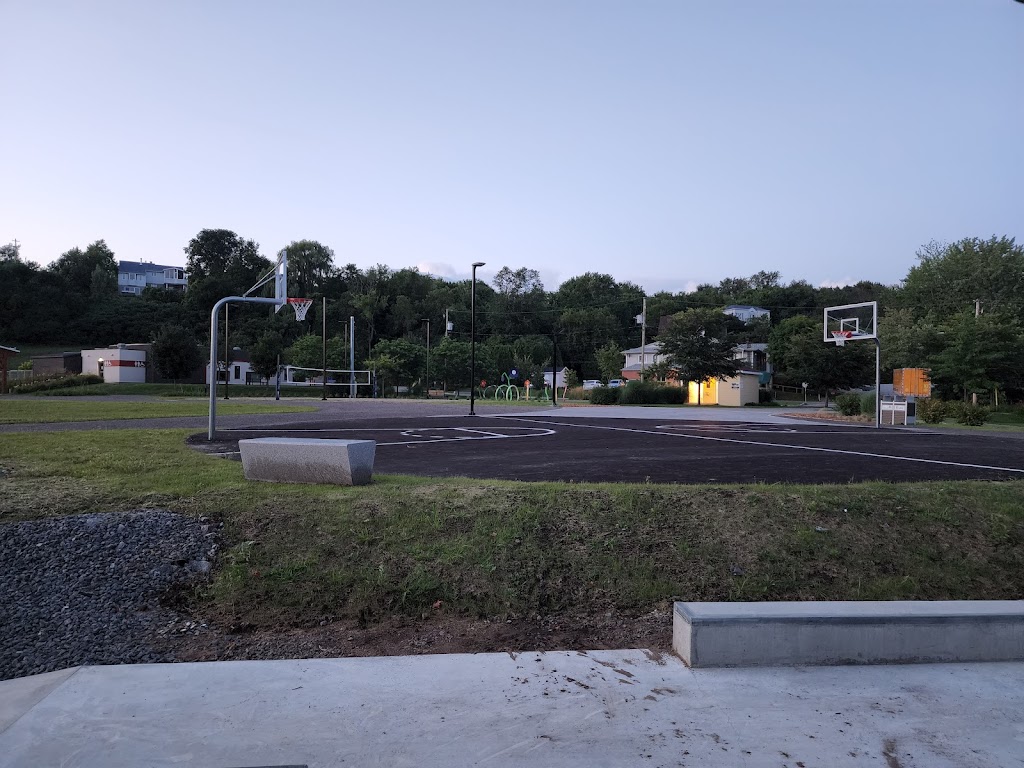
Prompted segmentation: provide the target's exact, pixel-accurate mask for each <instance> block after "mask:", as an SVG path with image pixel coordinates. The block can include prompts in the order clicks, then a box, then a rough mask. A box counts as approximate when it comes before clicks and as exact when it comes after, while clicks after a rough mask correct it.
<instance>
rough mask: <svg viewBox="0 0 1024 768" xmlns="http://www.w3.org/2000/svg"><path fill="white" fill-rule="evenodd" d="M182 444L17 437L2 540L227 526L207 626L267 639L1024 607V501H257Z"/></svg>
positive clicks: (614, 490) (444, 484)
mask: <svg viewBox="0 0 1024 768" xmlns="http://www.w3.org/2000/svg"><path fill="white" fill-rule="evenodd" d="M187 434H188V431H185V430H124V431H121V430H118V431H103V432H99V431H90V432H66V433H31V434H8V435H4V437H3V439H2V440H0V525H3V523H4V522H9V521H13V520H18V519H25V518H35V517H44V516H48V515H58V514H74V513H85V512H95V511H114V510H121V509H129V508H137V507H140V506H160V507H169V508H171V509H174V510H177V511H180V512H183V513H187V514H194V515H208V516H210V517H212V518H215V519H218V520H221V521H223V522H224V524H225V525H224V529H223V530H224V535H225V537H226V539H227V541H226V542H225V547H226V548H225V550H224V553H223V556H222V558H221V560H220V562H219V563H218V569H217V572H216V578H215V580H214V582H213V584H212V585H211V586H210V587H209V588H208V589H206V590H204V591H203V592H202V593H200V594H195V595H192V596H191V597H190V600H191V601H192V605H193V607H195V608H196V609H197V610H199V611H200V612H201V613H203V614H204V615H208V616H212V617H214V618H216V619H219V620H223V621H225V622H229V623H232V624H236V625H242V626H247V627H252V628H272V627H282V626H286V627H311V626H315V625H316V624H317V622H319V621H320V620H321V619H322V617H324V616H331V617H337V618H343V619H350V620H360V621H374V620H377V619H388V618H392V617H396V616H399V617H401V616H412V617H416V616H421V615H424V614H426V613H429V612H430V611H431V609H432V606H434V605H435V603H436V601H438V600H440V601H443V605H444V606H445V610H448V611H453V612H456V613H457V614H458V615H462V616H470V617H529V618H534V617H545V616H557V615H564V614H568V613H574V614H580V613H582V614H586V615H590V616H600V615H604V614H605V612H607V611H616V612H619V613H620V614H624V615H640V614H642V613H644V612H647V611H650V610H652V609H653V608H655V607H656V606H665V605H666V604H667V603H666V601H668V600H672V599H691V600H803V599H824V600H851V599H852V600H858V599H964V598H978V599H981V598H992V599H996V598H1020V597H1021V596H1022V594H1024V483H1022V482H1003V483H993V482H960V483H952V482H950V483H918V484H881V483H878V484H875V483H869V484H861V485H840V486H787V485H749V486H682V485H678V486H677V485H641V484H637V485H625V484H622V485H612V484H606V485H597V484H560V483H536V484H530V483H515V482H502V481H479V480H467V479H457V478H453V479H448V480H438V479H436V478H411V477H398V476H378V477H376V478H375V480H374V483H373V484H372V485H370V486H366V487H361V488H345V487H337V486H289V485H273V484H264V483H250V482H247V481H245V480H244V478H243V477H242V470H241V466H240V464H238V463H237V462H232V461H227V460H224V459H218V458H214V457H209V456H205V455H202V454H199V453H197V452H195V451H193V450H191V449H189V448H187V447H186V446H185V445H184V443H183V440H184V438H185V436H186V435H187Z"/></svg>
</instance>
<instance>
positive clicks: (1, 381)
mask: <svg viewBox="0 0 1024 768" xmlns="http://www.w3.org/2000/svg"><path fill="white" fill-rule="evenodd" d="M16 354H18V350H16V349H15V348H14V347H2V346H0V395H6V394H7V361H8V360H9V359H10V357H11V355H16Z"/></svg>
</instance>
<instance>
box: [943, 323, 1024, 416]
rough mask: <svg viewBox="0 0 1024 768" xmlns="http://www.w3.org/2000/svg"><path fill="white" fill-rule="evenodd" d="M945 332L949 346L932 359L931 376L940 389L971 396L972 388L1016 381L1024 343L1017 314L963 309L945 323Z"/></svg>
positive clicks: (978, 389)
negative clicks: (1016, 317)
mask: <svg viewBox="0 0 1024 768" xmlns="http://www.w3.org/2000/svg"><path fill="white" fill-rule="evenodd" d="M944 336H945V341H946V347H945V349H943V350H942V351H941V352H939V353H938V354H936V355H933V356H932V357H931V358H930V360H929V364H930V367H931V373H930V374H929V378H930V379H931V380H932V382H933V383H934V384H935V385H936V386H937V387H938V388H939V389H940V390H945V391H946V392H948V393H952V392H956V393H957V394H960V395H962V396H963V398H964V400H967V398H968V397H969V395H970V394H971V393H972V392H973V393H977V392H984V391H987V390H993V389H1006V388H1007V387H1008V386H1011V385H1013V384H1015V383H1016V381H1015V380H1016V379H1017V378H1019V374H1018V373H1017V366H1018V361H1019V360H1020V357H1021V353H1022V352H1024V345H1022V343H1021V331H1020V327H1019V326H1018V325H1017V323H1016V322H1015V320H1014V319H1013V318H1010V317H1006V316H996V315H982V316H981V317H975V316H974V313H973V312H970V311H968V312H962V313H960V314H959V315H957V316H956V317H955V318H954V320H953V322H951V323H950V324H948V325H946V326H945V331H944Z"/></svg>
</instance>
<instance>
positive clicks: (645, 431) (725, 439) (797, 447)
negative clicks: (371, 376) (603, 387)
mask: <svg viewBox="0 0 1024 768" xmlns="http://www.w3.org/2000/svg"><path fill="white" fill-rule="evenodd" d="M494 418H496V419H509V420H514V421H528V422H530V423H532V424H553V425H554V426H556V427H582V428H584V429H604V430H610V431H613V432H634V433H636V434H638V435H662V436H665V437H682V438H686V439H687V440H711V441H713V442H717V443H736V444H737V445H762V446H766V447H768V448H784V449H792V450H798V451H817V452H819V453H837V454H839V455H841V456H866V457H868V458H871V459H895V460H897V461H913V462H917V463H919V464H941V465H943V466H947V467H964V468H966V469H988V470H992V471H994V472H1016V473H1017V474H1024V469H1014V468H1013V467H993V466H989V465H988V464H965V463H962V462H959V461H942V460H940V459H919V458H915V457H913V456H893V455H891V454H887V453H868V452H867V451H844V450H841V449H839V448H814V447H812V446H809V445H781V444H779V443H766V442H762V441H760V440H737V439H736V438H732V437H709V436H708V435H687V434H682V433H679V432H655V431H654V430H650V429H631V428H629V427H601V426H598V425H597V424H571V423H566V422H558V421H535V420H534V419H524V418H516V417H515V416H495V417H494ZM812 434H813V433H812Z"/></svg>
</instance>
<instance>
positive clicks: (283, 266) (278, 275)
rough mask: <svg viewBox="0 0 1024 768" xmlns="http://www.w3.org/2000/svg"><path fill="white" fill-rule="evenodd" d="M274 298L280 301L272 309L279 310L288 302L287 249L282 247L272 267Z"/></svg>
mask: <svg viewBox="0 0 1024 768" xmlns="http://www.w3.org/2000/svg"><path fill="white" fill-rule="evenodd" d="M274 298H276V299H277V300H278V301H279V302H281V303H280V304H278V305H277V306H276V307H274V311H275V312H280V311H281V307H283V306H284V305H285V304H286V303H287V302H288V251H287V250H284V249H282V250H281V253H280V254H278V257H277V264H276V265H275V267H274Z"/></svg>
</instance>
